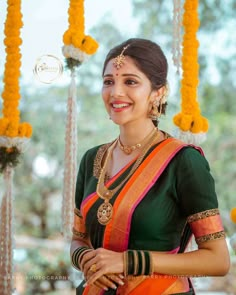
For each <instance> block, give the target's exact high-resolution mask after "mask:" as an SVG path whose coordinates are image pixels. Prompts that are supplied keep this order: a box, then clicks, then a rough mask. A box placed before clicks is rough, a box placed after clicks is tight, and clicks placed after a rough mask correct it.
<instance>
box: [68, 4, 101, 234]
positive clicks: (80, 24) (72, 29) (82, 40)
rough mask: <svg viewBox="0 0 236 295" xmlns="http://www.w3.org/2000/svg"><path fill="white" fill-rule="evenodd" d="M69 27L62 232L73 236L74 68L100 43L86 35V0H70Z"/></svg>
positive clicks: (75, 168) (75, 127) (75, 173)
mask: <svg viewBox="0 0 236 295" xmlns="http://www.w3.org/2000/svg"><path fill="white" fill-rule="evenodd" d="M68 15H69V18H68V22H69V27H68V29H67V31H66V32H65V33H64V35H63V42H64V46H63V47H62V52H63V55H64V56H65V58H66V64H67V67H68V68H69V69H70V71H71V82H70V86H69V92H68V100H67V119H66V134H65V156H64V183H63V200H62V234H63V236H64V237H65V238H66V239H70V238H71V233H72V231H71V229H72V224H73V212H74V197H75V187H76V175H77V165H76V163H77V122H76V119H77V114H76V108H77V107H76V81H75V70H76V68H77V67H78V66H80V65H81V64H82V63H83V62H84V61H86V60H87V59H88V58H89V56H91V55H92V54H94V53H95V52H96V50H97V48H98V43H97V42H96V41H95V40H94V39H93V38H92V37H91V36H88V35H85V25H84V0H70V6H69V9H68Z"/></svg>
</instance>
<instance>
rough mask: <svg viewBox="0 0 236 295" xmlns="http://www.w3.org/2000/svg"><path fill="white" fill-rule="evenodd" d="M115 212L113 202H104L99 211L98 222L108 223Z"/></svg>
mask: <svg viewBox="0 0 236 295" xmlns="http://www.w3.org/2000/svg"><path fill="white" fill-rule="evenodd" d="M112 214H113V207H112V204H111V203H109V202H108V201H105V202H103V203H102V204H101V205H100V206H99V208H98V211H97V218H98V222H99V223H100V224H102V225H107V224H108V223H109V222H110V220H111V218H112Z"/></svg>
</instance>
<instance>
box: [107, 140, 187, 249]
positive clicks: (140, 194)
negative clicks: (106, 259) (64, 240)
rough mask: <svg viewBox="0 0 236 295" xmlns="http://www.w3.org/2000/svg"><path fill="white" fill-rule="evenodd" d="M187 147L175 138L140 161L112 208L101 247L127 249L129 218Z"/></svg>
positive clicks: (162, 144)
mask: <svg viewBox="0 0 236 295" xmlns="http://www.w3.org/2000/svg"><path fill="white" fill-rule="evenodd" d="M185 146H187V144H185V143H183V142H182V141H179V140H177V139H174V138H169V139H167V140H165V141H163V142H162V143H160V144H159V145H158V146H157V147H156V148H155V149H154V150H153V151H152V152H151V153H150V154H149V156H148V157H147V158H146V159H145V160H144V161H143V163H142V164H141V165H140V166H139V168H138V169H137V170H136V172H135V173H134V174H133V176H132V177H131V178H130V180H129V181H128V182H127V184H126V185H125V186H124V188H123V189H122V191H121V192H120V194H119V196H118V197H117V199H116V201H115V203H114V205H113V218H112V220H111V222H110V223H109V224H108V225H107V226H106V229H105V233H104V242H103V246H104V248H106V249H110V250H114V251H125V250H126V249H127V247H128V240H129V232H130V225H131V218H132V214H133V212H134V210H135V208H136V206H137V205H138V204H139V203H140V202H141V200H142V199H143V198H144V197H145V194H146V192H147V191H148V190H149V189H150V188H151V187H152V186H153V184H154V183H155V182H156V180H157V179H158V177H159V176H160V175H161V173H162V172H163V171H164V169H165V168H166V166H167V165H168V164H169V162H170V161H171V159H172V158H173V157H174V156H175V155H176V153H177V152H178V151H179V150H180V149H182V148H183V147H185Z"/></svg>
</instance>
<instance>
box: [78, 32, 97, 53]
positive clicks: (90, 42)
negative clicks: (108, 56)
mask: <svg viewBox="0 0 236 295" xmlns="http://www.w3.org/2000/svg"><path fill="white" fill-rule="evenodd" d="M81 49H82V50H83V51H84V52H85V53H87V54H93V53H95V52H96V51H97V49H98V43H97V41H96V40H94V39H93V38H92V37H91V36H85V39H84V41H83V44H82V47H81Z"/></svg>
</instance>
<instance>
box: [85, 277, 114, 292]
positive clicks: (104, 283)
mask: <svg viewBox="0 0 236 295" xmlns="http://www.w3.org/2000/svg"><path fill="white" fill-rule="evenodd" d="M93 277H94V275H93ZM90 281H92V283H90ZM95 284H99V286H101V287H102V288H103V289H104V288H107V290H108V288H111V289H114V290H116V289H117V286H116V284H115V283H114V282H113V281H111V280H110V279H109V278H107V277H106V276H104V275H103V276H101V277H100V278H98V279H97V280H96V279H95V278H92V276H91V277H90V278H89V279H88V280H87V283H86V284H85V285H84V286H87V285H95ZM104 290H105V289H104Z"/></svg>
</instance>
